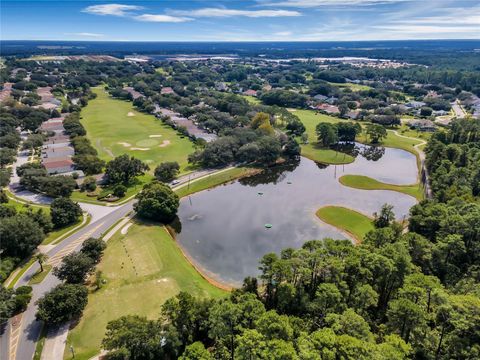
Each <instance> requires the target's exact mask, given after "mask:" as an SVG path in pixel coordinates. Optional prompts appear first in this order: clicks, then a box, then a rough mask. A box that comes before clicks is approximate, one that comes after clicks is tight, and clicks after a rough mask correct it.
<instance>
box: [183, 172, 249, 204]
mask: <svg viewBox="0 0 480 360" xmlns="http://www.w3.org/2000/svg"><path fill="white" fill-rule="evenodd" d="M257 172H258V170H257V169H253V168H246V167H239V168H236V167H235V168H231V169H228V170H225V171H222V172H220V173H215V174H211V175H208V176H206V177H203V178H200V179H198V180H192V182H191V184H190V185H188V183H187V184H185V185H182V186H181V187H179V188H178V189H175V192H176V193H177V195H178V196H179V197H184V196H187V195H191V194H193V193H196V192H199V191H203V190H206V189H210V188H213V187H215V186H218V185H222V184H225V183H228V182H230V181H233V180H236V179H239V178H242V177H245V176H249V175H253V174H255V173H257Z"/></svg>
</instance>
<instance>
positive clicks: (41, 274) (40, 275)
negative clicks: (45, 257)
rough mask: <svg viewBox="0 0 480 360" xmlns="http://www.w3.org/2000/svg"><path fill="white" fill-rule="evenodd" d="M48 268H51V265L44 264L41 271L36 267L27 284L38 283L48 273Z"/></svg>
mask: <svg viewBox="0 0 480 360" xmlns="http://www.w3.org/2000/svg"><path fill="white" fill-rule="evenodd" d="M50 270H52V265H47V264H44V265H43V271H40V269H38V271H37V272H36V273H35V274H34V275H33V276H32V278H31V279H30V281H29V282H28V285H35V284H40V283H41V282H42V281H43V279H45V277H46V276H47V275H48V273H49V272H50Z"/></svg>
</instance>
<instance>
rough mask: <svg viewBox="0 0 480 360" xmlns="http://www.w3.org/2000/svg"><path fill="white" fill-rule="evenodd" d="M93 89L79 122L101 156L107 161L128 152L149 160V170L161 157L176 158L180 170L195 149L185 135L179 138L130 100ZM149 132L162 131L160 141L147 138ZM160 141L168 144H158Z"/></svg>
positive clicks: (174, 132) (169, 159)
mask: <svg viewBox="0 0 480 360" xmlns="http://www.w3.org/2000/svg"><path fill="white" fill-rule="evenodd" d="M92 90H93V92H94V93H95V94H96V95H97V97H96V98H95V99H93V100H90V101H89V103H88V105H87V106H86V107H85V108H83V109H82V112H81V117H82V119H81V122H82V124H83V126H85V129H86V130H87V137H88V138H89V139H90V141H91V142H92V145H93V146H95V147H96V149H97V151H98V154H99V156H100V158H102V159H104V160H106V161H108V160H111V159H112V158H113V157H114V156H119V155H122V154H129V155H132V156H135V157H136V158H138V159H140V160H143V161H145V160H152V163H151V166H150V167H151V170H152V171H153V169H154V168H155V166H156V165H158V164H159V163H161V162H164V161H177V162H178V163H179V164H180V167H181V170H182V171H183V170H184V169H185V167H186V166H187V165H188V162H187V157H188V155H189V154H191V153H192V152H193V151H194V148H193V144H192V142H191V141H190V140H189V139H188V138H183V139H182V138H181V137H180V136H179V135H178V134H177V132H176V131H175V130H173V129H172V128H171V127H169V126H167V125H165V124H163V123H162V122H161V121H160V120H158V119H157V118H155V117H154V116H153V115H149V114H144V113H141V112H138V111H136V110H135V109H134V107H133V105H132V103H131V102H128V101H122V100H117V99H114V98H112V97H110V96H109V95H108V94H107V93H106V92H105V90H104V89H103V88H101V87H96V88H93V89H92ZM129 114H130V116H129ZM132 114H134V116H132ZM152 134H154V135H156V136H157V137H158V136H160V135H161V140H162V141H159V139H154V138H150V136H151V135H152ZM161 142H162V143H163V144H165V143H167V145H165V146H160V143H161Z"/></svg>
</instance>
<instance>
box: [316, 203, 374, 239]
mask: <svg viewBox="0 0 480 360" xmlns="http://www.w3.org/2000/svg"><path fill="white" fill-rule="evenodd" d="M317 216H318V217H319V218H320V220H322V221H323V222H326V223H327V224H330V225H332V226H335V227H336V228H339V229H340V230H343V231H346V232H348V233H349V234H351V235H352V236H353V237H354V238H355V239H356V241H357V242H361V241H362V240H363V238H364V237H365V235H366V234H367V233H368V232H369V231H370V230H373V228H374V227H373V224H372V219H371V218H369V217H368V216H366V215H363V214H361V213H359V212H357V211H354V210H351V209H347V208H345V207H341V206H325V207H322V208H320V209H318V210H317Z"/></svg>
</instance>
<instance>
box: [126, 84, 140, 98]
mask: <svg viewBox="0 0 480 360" xmlns="http://www.w3.org/2000/svg"><path fill="white" fill-rule="evenodd" d="M123 90H125V91H126V92H128V93H129V94H130V95H132V99H133V100H135V99H138V98H141V97H144V96H143V94H142V93H140V92H138V91H137V90H135V89H134V88H133V87H131V86H126V87H124V88H123Z"/></svg>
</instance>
